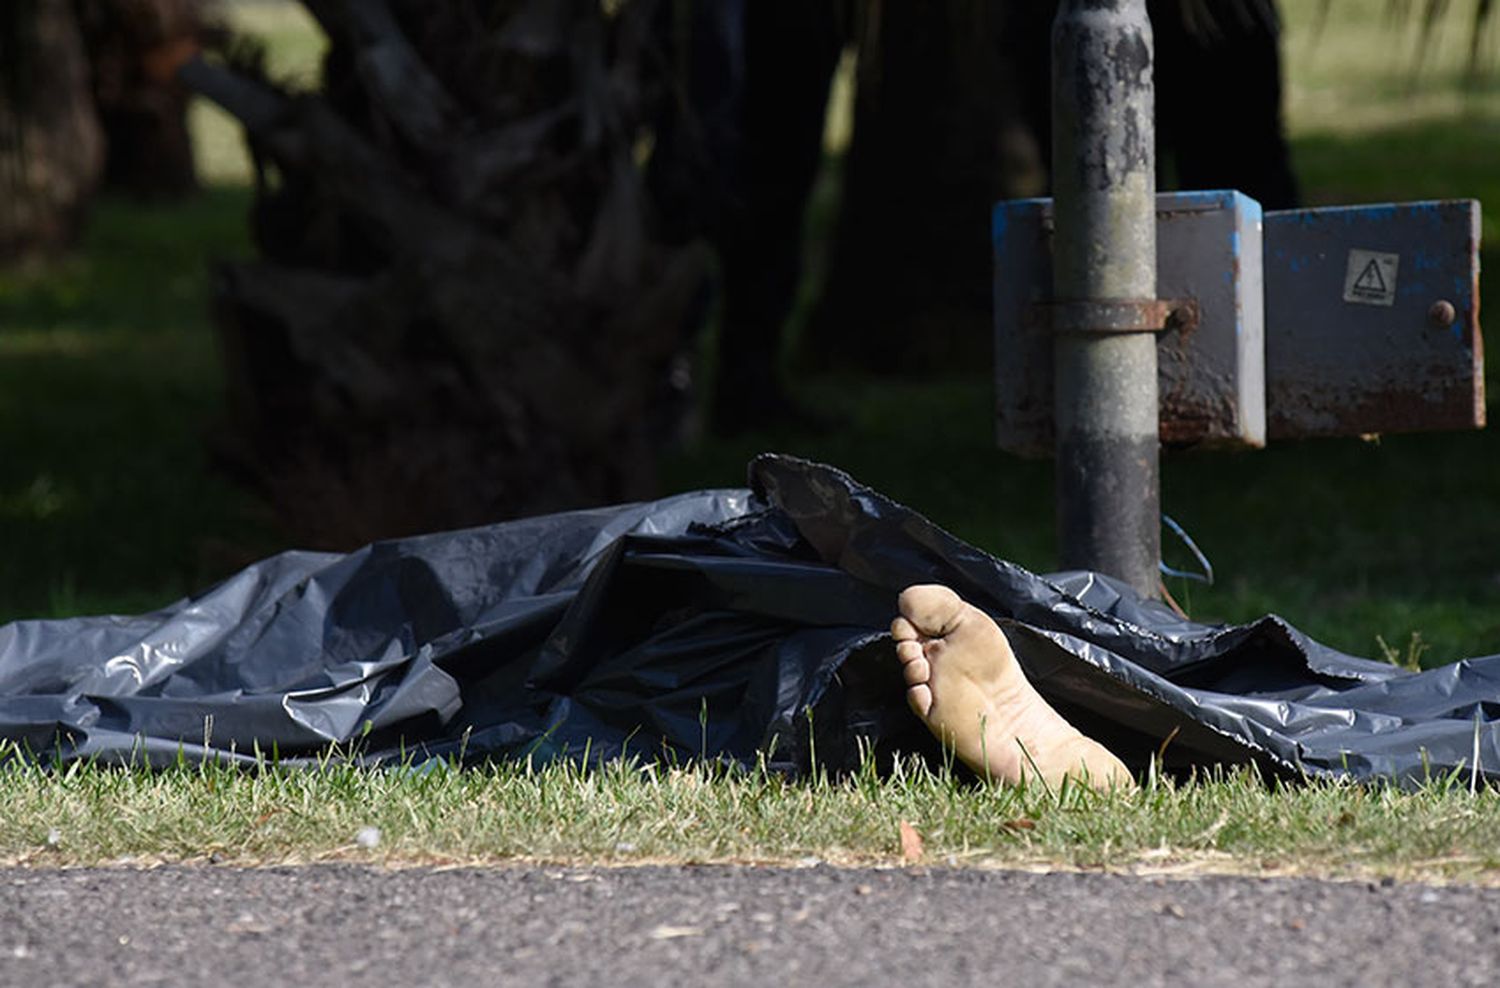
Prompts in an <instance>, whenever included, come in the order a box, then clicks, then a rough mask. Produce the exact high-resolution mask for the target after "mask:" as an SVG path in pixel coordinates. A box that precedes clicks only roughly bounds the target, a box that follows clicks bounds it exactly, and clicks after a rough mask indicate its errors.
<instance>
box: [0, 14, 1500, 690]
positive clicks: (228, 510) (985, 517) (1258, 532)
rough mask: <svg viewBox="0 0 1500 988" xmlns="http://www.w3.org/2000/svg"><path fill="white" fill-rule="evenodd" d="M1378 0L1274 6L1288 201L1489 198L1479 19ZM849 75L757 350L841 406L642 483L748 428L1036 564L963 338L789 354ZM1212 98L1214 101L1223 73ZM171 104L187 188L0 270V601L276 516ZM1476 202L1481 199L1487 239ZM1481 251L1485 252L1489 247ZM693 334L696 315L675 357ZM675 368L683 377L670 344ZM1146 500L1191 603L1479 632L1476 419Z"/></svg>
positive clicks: (118, 581)
mask: <svg viewBox="0 0 1500 988" xmlns="http://www.w3.org/2000/svg"><path fill="white" fill-rule="evenodd" d="M27 2H32V3H38V4H45V3H46V2H48V0H27ZM1401 6H1402V5H1401V4H1399V3H1395V4H1393V3H1390V2H1388V0H1333V2H1331V3H1329V4H1327V5H1326V14H1325V12H1324V6H1323V5H1319V4H1315V3H1305V4H1304V3H1300V2H1297V3H1283V4H1282V5H1281V13H1282V16H1283V17H1284V22H1285V34H1284V47H1283V55H1284V63H1285V80H1286V102H1285V113H1286V121H1287V130H1288V138H1289V141H1290V147H1291V155H1292V162H1293V165H1294V167H1295V170H1296V174H1297V177H1298V179H1299V182H1300V186H1301V193H1302V198H1303V200H1304V201H1305V202H1307V203H1308V204H1324V203H1355V202H1375V201H1386V200H1395V199H1418V198H1439V197H1474V198H1479V199H1481V200H1484V201H1486V202H1495V203H1500V169H1497V168H1495V163H1496V162H1497V161H1500V67H1497V65H1496V61H1497V58H1496V52H1497V51H1500V46H1496V45H1494V44H1492V43H1489V42H1488V40H1487V39H1486V38H1485V37H1481V41H1482V42H1484V43H1482V44H1481V45H1480V46H1479V48H1478V52H1479V56H1478V60H1477V62H1475V63H1471V41H1472V40H1473V39H1474V37H1475V31H1476V28H1475V26H1474V25H1475V23H1476V22H1475V20H1474V15H1475V13H1476V10H1477V6H1478V0H1469V2H1461V0H1453V2H1451V3H1448V4H1444V5H1442V11H1441V16H1440V17H1438V18H1437V19H1435V20H1432V21H1430V22H1426V21H1424V20H1423V18H1422V17H1421V16H1419V15H1420V13H1421V10H1422V9H1423V8H1421V7H1420V5H1418V6H1417V7H1413V6H1412V5H1411V4H1407V5H1406V6H1407V8H1408V10H1407V12H1406V16H1404V17H1403V16H1401V15H1402V11H1401V10H1400V9H1398V8H1400V7H1401ZM7 9H8V10H18V9H20V7H19V6H17V7H13V8H12V7H8V8H7ZM219 10H220V13H219V16H220V17H221V18H222V20H223V21H224V22H225V24H227V26H228V27H230V28H232V29H233V30H234V31H236V32H241V33H243V34H245V35H247V36H253V37H256V38H259V39H260V40H261V41H262V43H263V45H264V52H265V63H264V66H265V70H266V73H267V75H268V76H269V77H270V78H272V79H275V80H279V81H282V82H287V83H290V84H292V85H301V86H307V87H311V86H313V85H314V84H315V82H316V80H317V78H318V76H319V71H320V69H319V64H320V59H321V57H322V54H323V52H324V51H325V49H326V45H327V42H326V39H325V38H324V37H323V36H322V35H321V33H320V31H319V30H318V28H317V26H316V24H315V23H314V21H313V20H312V18H311V17H310V16H309V15H308V13H307V11H306V10H305V9H304V8H303V7H302V6H300V5H297V4H293V3H290V2H280V0H237V2H229V3H225V4H223V5H222V6H221V7H220V8H219ZM1413 10H1415V11H1416V13H1415V14H1413V13H1412V11H1413ZM1320 21H1321V23H1320ZM1479 30H1480V31H1481V33H1482V34H1483V32H1488V31H1491V30H1493V27H1492V26H1485V27H1482V28H1480V29H1479ZM3 61H4V59H0V62H3ZM857 83H858V80H857V72H856V69H855V66H854V64H853V63H852V61H850V60H849V59H847V58H846V59H845V60H844V61H842V62H841V63H840V66H839V69H838V72H837V75H836V78H835V84H834V86H833V90H832V91H833V94H834V96H833V98H832V99H831V101H830V104H829V107H828V113H827V120H826V124H825V128H824V135H825V141H824V145H825V146H824V154H823V160H822V164H821V168H820V170H819V172H818V174H817V179H816V184H815V186H814V189H813V193H812V196H811V202H810V207H809V211H808V217H807V224H806V231H807V234H806V236H807V245H808V249H809V254H808V263H807V266H806V277H805V278H804V281H803V283H802V284H803V286H802V289H801V291H800V294H799V296H798V304H797V306H796V307H795V309H794V311H793V314H792V319H791V331H790V337H789V340H788V346H787V348H786V351H785V358H784V359H785V360H786V361H787V366H788V369H789V370H790V371H791V372H792V380H793V381H794V382H795V386H794V389H793V391H794V394H795V396H796V398H797V399H798V401H799V402H801V403H802V404H804V405H805V406H809V407H811V408H814V409H817V410H820V411H825V412H828V413H830V414H833V415H836V416H837V417H838V421H840V422H841V423H842V424H841V425H840V426H839V427H837V428H833V429H826V428H824V429H816V428H802V427H799V426H798V425H797V424H796V423H795V422H794V423H792V424H784V425H782V426H779V427H777V428H775V429H771V430H761V431H757V430H753V429H752V430H750V431H747V432H742V433H740V434H738V435H735V436H734V437H732V438H721V437H715V436H713V435H710V434H708V433H706V432H703V431H701V430H700V431H699V432H698V434H697V435H696V436H689V440H690V441H687V442H684V443H681V444H678V445H676V446H674V447H673V448H672V449H670V450H668V451H665V452H664V453H663V454H662V457H661V462H660V469H659V476H658V480H657V488H658V489H659V490H660V491H662V492H663V493H665V492H670V491H674V490H679V489H684V488H689V487H701V486H732V485H736V484H738V483H740V482H741V478H742V475H743V469H744V464H745V462H746V461H747V460H748V458H749V457H750V456H752V455H753V454H754V453H756V452H759V451H761V450H764V449H776V450H781V451H785V452H791V453H797V454H800V455H805V456H810V457H814V458H818V459H824V460H827V461H830V462H833V463H835V464H838V465H839V466H841V467H843V468H845V469H847V470H849V471H850V472H851V473H853V474H854V475H855V476H856V477H858V478H860V479H862V480H864V481H865V482H867V483H870V484H872V485H874V486H876V487H877V488H879V489H881V490H883V491H885V492H886V493H888V494H890V495H892V496H894V497H896V498H898V499H900V500H903V501H905V502H907V503H909V504H911V505H913V506H914V507H916V508H918V509H919V510H922V511H923V512H925V513H927V514H928V515H929V516H931V517H932V518H933V519H934V520H936V521H937V522H939V523H940V524H942V525H944V526H945V527H947V528H949V529H951V530H952V531H954V532H955V533H956V534H958V535H960V536H961V537H963V538H966V539H968V540H970V541H972V542H974V543H975V544H977V545H979V546H982V547H983V548H985V549H987V550H989V551H991V552H994V553H996V554H998V555H1001V556H1004V557H1007V558H1011V559H1014V560H1016V561H1017V562H1020V563H1022V564H1023V565H1026V566H1029V567H1032V568H1035V569H1039V570H1045V569H1046V568H1047V567H1048V566H1049V565H1050V564H1051V559H1052V551H1053V535H1052V502H1051V467H1050V464H1048V463H1045V462H1031V461H1022V460H1017V459H1015V458H1012V457H1009V456H1007V455H1006V454H1003V453H1001V452H999V451H998V450H996V449H995V448H994V446H993V443H992V441H991V437H990V414H991V413H990V405H991V396H990V385H989V381H988V377H987V374H986V369H985V368H984V367H983V366H982V364H981V363H979V362H975V361H964V362H961V363H957V364H954V365H951V366H946V367H944V366H939V367H937V368H935V369H933V368H929V369H927V370H926V372H924V373H923V374H921V375H915V374H913V375H909V376H904V375H901V374H896V375H891V374H875V373H870V372H864V371H850V370H847V369H840V368H839V367H836V366H832V367H830V366H823V367H820V368H819V369H817V370H816V372H811V371H809V370H807V369H806V368H805V367H803V366H801V365H799V364H798V363H797V362H796V358H795V354H796V353H797V352H798V343H799V341H800V337H799V335H798V334H799V332H802V331H803V330H802V329H801V328H800V327H804V326H805V324H806V322H807V319H808V317H809V314H810V312H811V310H812V308H813V306H814V303H815V300H816V296H817V285H818V284H819V278H820V276H821V275H822V274H824V273H825V272H826V270H827V252H826V248H827V245H828V244H829V242H830V240H831V239H832V238H833V236H834V230H835V226H836V215H837V212H836V211H837V206H838V202H839V196H840V192H841V189H842V187H843V182H842V176H843V173H842V166H843V163H844V157H843V156H844V154H845V152H846V150H847V148H848V144H849V140H850V133H851V130H852V127H851V121H852V119H853V116H854V98H853V94H854V92H855V90H856V89H857ZM1223 112H1224V113H1226V114H1233V113H1234V112H1235V102H1234V94H1232V93H1226V94H1225V99H1224V106H1223ZM187 120H188V123H189V128H190V132H191V136H192V139H193V144H192V147H193V155H194V161H195V164H196V181H197V185H198V189H197V191H196V192H195V193H192V194H186V193H185V192H184V193H183V194H181V195H180V196H179V195H174V196H162V195H157V196H156V197H154V198H146V199H143V198H141V197H140V196H139V195H138V194H131V192H130V190H129V187H128V185H127V186H124V187H121V186H116V187H115V190H113V191H110V190H106V191H105V192H103V193H102V194H100V195H99V196H98V197H97V198H92V199H91V205H90V208H89V210H88V213H87V221H86V222H85V223H81V224H80V226H79V230H78V234H79V237H80V239H79V240H78V241H77V243H76V246H75V247H74V248H73V249H72V250H69V251H64V252H60V253H58V252H52V253H45V252H44V253H31V254H29V255H28V256H25V257H21V258H19V259H17V260H14V261H13V262H12V263H11V264H10V265H9V266H7V267H5V268H4V269H3V270H0V620H4V619H11V618H19V617H23V616H39V615H64V614H71V613H80V612H99V611H136V610H142V609H146V608H150V607H153V606H156V605H159V604H162V603H165V602H166V601H168V600H170V599H172V598H174V597H176V596H179V595H182V594H185V593H188V592H191V591H192V590H194V589H196V588H199V587H201V586H203V585H205V584H206V583H208V582H210V581H213V580H215V579H218V578H220V577H222V576H224V575H225V574H227V573H228V572H230V571H232V570H233V569H234V568H235V567H237V566H239V565H242V564H244V563H245V562H248V561H250V560H252V559H254V558H258V557H259V556H261V555H264V554H266V553H268V552H272V551H275V550H277V549H279V548H283V547H285V546H287V545H289V544H291V543H292V542H293V541H296V542H298V543H303V542H305V541H306V539H305V538H302V537H298V536H296V535H294V534H292V531H291V529H289V527H288V526H287V525H286V523H285V519H284V517H283V516H281V515H278V514H277V513H275V512H273V511H271V510H269V509H268V508H267V503H266V501H265V500H264V498H262V497H259V496H257V495H256V494H254V493H252V492H251V491H250V490H249V489H247V488H246V487H245V486H244V485H242V484H239V483H235V482H233V481H232V480H231V479H230V478H229V476H228V475H227V474H226V473H225V472H224V470H223V469H221V467H220V465H219V464H217V463H216V460H215V458H214V456H213V455H212V453H211V449H212V448H213V447H212V445H211V444H210V443H209V442H207V441H206V438H207V437H209V436H211V435H213V434H215V432H216V430H221V429H222V428H223V425H224V421H225V416H226V411H225V401H226V398H225V385H224V376H223V372H222V364H221V357H220V353H219V351H218V349H217V344H216V341H215V335H214V332H213V326H212V319H211V313H210V299H211V297H212V293H213V288H214V280H213V271H214V268H213V267H212V264H213V263H214V262H216V261H220V260H225V259H229V260H234V259H241V260H244V259H249V258H251V257H252V256H253V255H254V244H253V241H252V238H251V234H250V229H249V225H248V224H247V222H246V217H247V216H248V215H249V214H250V212H251V210H252V208H253V205H254V202H255V192H254V189H253V182H254V170H253V166H252V163H251V159H250V157H249V156H248V155H247V153H246V151H245V147H244V141H243V138H242V136H241V131H240V129H239V127H238V126H237V125H236V124H235V123H234V122H233V121H232V120H231V119H230V118H229V117H228V116H227V115H225V114H224V113H223V111H221V110H219V109H218V108H217V107H215V106H213V105H211V104H209V103H207V102H206V101H204V100H202V99H193V100H192V101H191V103H190V105H189V109H188V113H187ZM100 167H101V168H102V167H103V166H102V165H101V166H100ZM1492 189H1493V190H1494V191H1493V192H1492ZM1497 217H1500V212H1497V211H1495V210H1492V211H1491V213H1490V214H1489V215H1487V216H1486V218H1485V236H1486V241H1487V243H1495V242H1496V240H1495V233H1496V227H1495V223H1496V222H1497ZM1483 258H1484V262H1485V266H1486V269H1487V270H1493V269H1495V265H1494V264H1493V263H1492V260H1493V251H1492V249H1491V248H1490V247H1488V246H1487V247H1486V248H1485V249H1484V252H1483ZM1484 283H1485V287H1486V288H1488V286H1489V284H1490V278H1489V275H1488V273H1487V274H1486V276H1485V282H1484ZM712 322H713V321H712V319H711V320H710V325H711V326H712ZM715 356H716V348H715V341H714V334H713V333H712V332H709V333H708V334H705V335H704V337H703V338H702V339H701V340H700V341H699V343H698V349H697V352H696V357H697V360H698V363H699V367H700V368H703V367H708V366H711V365H712V363H713V361H714V359H715ZM698 379H699V380H700V381H703V380H709V379H710V375H708V374H707V373H705V372H703V371H702V370H701V369H700V372H699V374H698ZM702 400H706V398H705V397H704V396H703V395H702V394H701V392H700V401H702ZM1163 505H1164V508H1165V509H1166V510H1167V511H1168V512H1169V513H1170V514H1172V515H1173V516H1174V517H1175V518H1176V519H1177V520H1178V521H1179V522H1180V523H1182V524H1183V525H1184V526H1185V527H1186V529H1187V530H1188V531H1189V532H1191V533H1192V534H1193V536H1194V538H1195V539H1196V540H1197V542H1198V543H1199V545H1200V546H1202V547H1203V548H1204V550H1205V551H1206V552H1207V553H1208V554H1209V556H1210V557H1211V558H1212V559H1213V562H1214V564H1215V568H1216V570H1217V571H1218V573H1219V575H1220V581H1219V583H1218V585H1216V586H1214V587H1212V588H1203V587H1197V586H1188V585H1184V584H1179V583H1175V582H1174V583H1173V585H1172V587H1171V589H1172V591H1173V593H1174V594H1175V595H1177V597H1178V599H1179V600H1180V601H1181V602H1182V603H1183V605H1184V606H1185V607H1186V608H1187V609H1188V610H1189V611H1190V612H1191V613H1192V614H1193V616H1194V617H1197V618H1200V619H1204V620H1243V619H1246V618H1249V617H1252V616H1255V615H1258V614H1260V613H1263V612H1265V611H1275V612H1279V613H1281V614H1283V615H1284V616H1286V617H1287V618H1289V619H1290V620H1291V621H1293V622H1294V623H1296V624H1297V625H1299V626H1301V627H1303V628H1304V629H1305V630H1307V631H1309V632H1310V633H1312V634H1313V635H1315V636H1317V637H1320V638H1322V639H1324V640H1326V641H1329V642H1330V643H1331V644H1334V645H1335V646H1337V647H1341V648H1344V649H1346V650H1349V651H1353V652H1356V653H1359V654H1365V655H1375V656H1379V655H1381V654H1384V653H1389V655H1390V656H1391V657H1394V658H1397V659H1401V660H1412V659H1416V660H1420V661H1421V662H1423V663H1426V664H1429V665H1430V664H1437V663H1441V662H1445V661H1450V660H1452V659H1456V658H1459V657H1462V656H1463V655H1467V654H1479V653H1491V652H1495V651H1497V650H1500V552H1497V549H1500V511H1497V510H1496V507H1497V506H1500V440H1497V439H1496V438H1495V437H1494V434H1493V433H1490V432H1481V433H1474V434H1452V435H1417V436H1391V437H1385V438H1383V439H1380V440H1379V441H1373V442H1372V441H1361V440H1354V439H1350V440H1318V441H1307V442H1299V443H1283V444H1278V445H1277V446H1276V447H1273V448H1270V449H1267V450H1264V451H1258V452H1249V453H1242V454H1224V453H1205V454H1194V453H1191V452H1189V453H1183V454H1173V455H1171V456H1169V457H1167V458H1166V459H1165V461H1164V479H1163ZM1170 551H1172V550H1170V549H1169V552H1170Z"/></svg>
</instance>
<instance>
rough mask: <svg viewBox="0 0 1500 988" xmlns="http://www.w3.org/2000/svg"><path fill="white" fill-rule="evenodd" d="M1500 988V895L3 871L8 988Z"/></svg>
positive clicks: (933, 878) (1335, 888) (824, 877)
mask: <svg viewBox="0 0 1500 988" xmlns="http://www.w3.org/2000/svg"><path fill="white" fill-rule="evenodd" d="M1090 981H1097V982H1100V983H1103V984H1130V985H1152V984H1176V985H1194V986H1197V985H1233V986H1236V988H1247V986H1252V985H1276V986H1277V988H1285V986H1289V985H1297V984H1317V985H1320V986H1323V985H1339V984H1346V985H1381V984H1405V985H1413V984H1441V985H1494V984H1497V983H1500V890H1493V889H1475V888H1463V887H1454V888H1434V887H1427V886H1420V885H1391V886H1380V885H1369V884H1364V883H1356V884H1329V883H1318V882H1311V881H1293V880H1255V879H1238V878H1202V879H1197V880H1191V881H1176V882H1167V881H1162V880H1160V879H1140V878H1129V877H1122V876H1111V875H1098V874H1053V875H1035V874H1025V873H1015V872H984V871H965V870H943V869H939V870H933V871H924V870H919V869H910V870H836V869H832V868H827V867H821V866H820V867H814V868H803V869H783V868H778V869H773V868H719V867H713V868H635V869H619V870H609V869H560V868H532V867H525V868H523V867H506V868H496V869H489V870H452V871H432V870H425V869H411V870H399V871H378V870H370V869H365V868H359V867H353V866H319V867H307V868H276V869H261V870H241V869H228V868H216V867H212V866H203V867H191V868H188V867H183V868H160V869H154V870H146V871H136V870H125V869H98V870H96V869H78V870H67V871H47V870H28V869H0V985H65V984H66V985H194V986H202V985H253V986H256V988H272V986H275V985H281V984H293V985H297V986H299V988H301V986H315V985H381V986H384V985H396V984H407V985H424V986H425V985H433V986H443V985H463V986H476V985H488V984H498V983H511V984H525V985H544V984H609V985H658V984H686V983H694V984H716V985H717V984H745V985H752V984H753V985H757V986H770V988H775V986H780V985H791V984H799V985H800V984H809V983H812V984H817V985H818V986H819V988H823V986H827V985H903V986H905V985H923V984H941V985H957V984H995V985H1000V984H1014V985H1026V986H1028V988H1029V986H1035V985H1050V984H1079V983H1086V982H1090Z"/></svg>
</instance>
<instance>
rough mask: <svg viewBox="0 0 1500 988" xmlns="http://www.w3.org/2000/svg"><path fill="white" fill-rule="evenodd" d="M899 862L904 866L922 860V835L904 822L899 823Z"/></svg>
mask: <svg viewBox="0 0 1500 988" xmlns="http://www.w3.org/2000/svg"><path fill="white" fill-rule="evenodd" d="M901 860H902V861H903V862H904V863H906V864H914V863H916V862H918V861H921V860H922V835H921V834H920V833H918V832H917V828H916V827H913V826H912V825H911V824H909V823H907V822H906V821H905V820H902V821H901Z"/></svg>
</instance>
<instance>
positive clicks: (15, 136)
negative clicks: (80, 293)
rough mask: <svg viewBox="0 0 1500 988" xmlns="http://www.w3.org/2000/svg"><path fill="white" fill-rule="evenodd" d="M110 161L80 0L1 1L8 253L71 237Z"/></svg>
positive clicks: (2, 242) (2, 228) (0, 109)
mask: <svg viewBox="0 0 1500 988" xmlns="http://www.w3.org/2000/svg"><path fill="white" fill-rule="evenodd" d="M103 163H104V136H103V132H102V130H101V129H100V126H99V120H98V117H97V116H96V115H95V113H94V106H93V101H92V100H91V99H90V97H89V71H88V61H87V59H86V58H85V55H84V48H83V41H82V38H81V36H80V34H79V30H78V22H77V20H76V18H75V17H74V11H73V5H72V3H71V2H70V0H7V2H6V3H5V4H3V5H0V259H3V258H8V257H15V256H17V255H22V254H29V253H33V252H38V251H50V250H55V249H58V248H60V247H63V246H66V245H67V244H68V243H70V242H71V241H72V240H73V238H74V237H75V236H76V235H77V233H78V231H79V229H80V227H81V224H82V218H83V214H84V211H85V209H86V207H87V205H88V202H89V199H90V198H91V197H92V195H93V193H94V190H95V188H96V187H97V185H98V182H99V176H100V173H101V170H102V168H103Z"/></svg>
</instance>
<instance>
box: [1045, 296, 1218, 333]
mask: <svg viewBox="0 0 1500 988" xmlns="http://www.w3.org/2000/svg"><path fill="white" fill-rule="evenodd" d="M1025 319H1026V325H1027V328H1029V329H1038V330H1050V331H1051V332H1054V333H1160V332H1162V331H1164V330H1169V329H1177V330H1184V331H1186V330H1191V329H1194V328H1196V327H1197V325H1198V302H1197V300H1196V299H1190V298H1186V299H1134V298H1129V299H1105V300H1101V301H1096V302H1035V303H1032V305H1031V306H1029V307H1028V308H1027V311H1026V316H1025Z"/></svg>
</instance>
